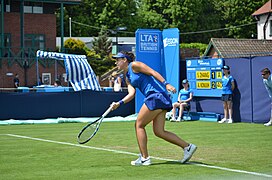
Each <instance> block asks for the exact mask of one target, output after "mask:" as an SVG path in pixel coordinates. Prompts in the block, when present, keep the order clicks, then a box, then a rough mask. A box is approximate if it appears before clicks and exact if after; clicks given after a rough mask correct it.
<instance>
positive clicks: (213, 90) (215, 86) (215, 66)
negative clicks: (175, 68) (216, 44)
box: [186, 58, 224, 97]
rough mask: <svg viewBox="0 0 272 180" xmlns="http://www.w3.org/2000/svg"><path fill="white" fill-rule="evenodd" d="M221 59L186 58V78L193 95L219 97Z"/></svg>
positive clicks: (220, 90) (220, 88)
mask: <svg viewBox="0 0 272 180" xmlns="http://www.w3.org/2000/svg"><path fill="white" fill-rule="evenodd" d="M223 64H224V62H223V59H222V58H219V59H217V58H213V59H201V60H200V59H192V60H186V70H187V79H188V81H189V84H190V89H192V90H193V92H194V96H203V97H221V95H222V77H223V71H222V69H221V68H222V67H223Z"/></svg>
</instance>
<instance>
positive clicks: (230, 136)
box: [0, 121, 272, 180]
mask: <svg viewBox="0 0 272 180" xmlns="http://www.w3.org/2000/svg"><path fill="white" fill-rule="evenodd" d="M84 125H85V123H60V124H33V125H2V126H0V143H1V148H0V172H1V178H0V179H5V180H9V179H12V180H16V179H50V180H52V179H65V180H67V179H111V180H112V179H148V180H149V179H247V180H248V179H249V180H251V179H272V155H271V152H272V142H271V138H272V128H271V127H264V125H263V124H249V123H234V124H218V123H215V122H201V121H189V122H181V123H175V122H174V123H171V122H169V121H167V122H166V129H167V130H169V131H172V132H174V133H176V134H177V135H179V136H180V137H181V138H183V139H184V140H186V141H188V142H191V143H194V144H196V145H197V146H198V149H197V151H196V153H195V154H194V156H193V157H192V159H191V161H190V162H189V163H188V164H180V163H178V162H176V160H180V159H182V157H183V151H182V150H181V148H179V147H177V146H175V145H172V144H170V143H167V142H165V141H164V140H162V139H159V138H157V137H156V136H155V135H154V134H153V132H152V127H151V126H152V124H149V125H148V126H147V133H148V148H149V154H150V156H152V157H153V158H152V165H151V166H141V167H136V166H131V165H130V161H131V160H135V159H137V154H138V152H139V151H138V146H137V142H136V137H135V131H134V122H103V123H102V124H101V127H100V130H99V131H98V133H97V134H96V136H95V137H94V138H93V139H92V140H91V141H89V142H88V143H87V144H85V145H79V144H78V143H77V139H76V137H77V134H78V132H79V131H80V130H81V128H82V127H83V126H84Z"/></svg>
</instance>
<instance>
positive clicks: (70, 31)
mask: <svg viewBox="0 0 272 180" xmlns="http://www.w3.org/2000/svg"><path fill="white" fill-rule="evenodd" d="M69 37H72V18H71V17H69Z"/></svg>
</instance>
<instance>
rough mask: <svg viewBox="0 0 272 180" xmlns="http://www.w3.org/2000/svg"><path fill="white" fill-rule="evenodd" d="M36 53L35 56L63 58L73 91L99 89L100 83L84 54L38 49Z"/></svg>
mask: <svg viewBox="0 0 272 180" xmlns="http://www.w3.org/2000/svg"><path fill="white" fill-rule="evenodd" d="M36 55H37V58H52V59H56V60H64V63H65V67H66V73H67V76H68V80H69V81H70V82H71V84H72V86H73V89H74V90H75V91H80V90H84V89H91V90H95V91H101V87H100V84H99V82H98V81H97V79H96V75H95V73H94V71H93V69H92V67H91V66H90V64H89V63H88V61H87V59H86V56H85V55H71V54H64V53H56V52H46V51H40V50H38V51H37V53H36Z"/></svg>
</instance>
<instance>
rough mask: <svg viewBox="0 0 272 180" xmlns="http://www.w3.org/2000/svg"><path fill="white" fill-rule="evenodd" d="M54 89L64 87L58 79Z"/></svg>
mask: <svg viewBox="0 0 272 180" xmlns="http://www.w3.org/2000/svg"><path fill="white" fill-rule="evenodd" d="M54 87H62V86H61V82H60V80H58V79H57V80H56V81H55V83H54Z"/></svg>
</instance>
